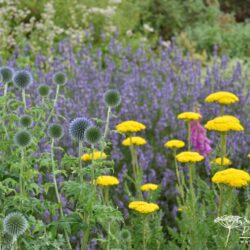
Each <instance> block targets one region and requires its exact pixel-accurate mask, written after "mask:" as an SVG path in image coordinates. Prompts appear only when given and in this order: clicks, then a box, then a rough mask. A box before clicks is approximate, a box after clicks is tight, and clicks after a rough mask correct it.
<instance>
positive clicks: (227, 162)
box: [211, 157, 232, 167]
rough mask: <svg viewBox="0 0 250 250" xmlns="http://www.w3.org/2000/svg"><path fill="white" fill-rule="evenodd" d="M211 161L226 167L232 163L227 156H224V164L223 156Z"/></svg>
mask: <svg viewBox="0 0 250 250" xmlns="http://www.w3.org/2000/svg"><path fill="white" fill-rule="evenodd" d="M211 163H215V164H217V165H220V166H225V167H226V166H229V165H231V164H232V162H231V161H230V159H228V158H227V157H223V164H222V158H221V157H218V158H216V159H214V160H212V161H211Z"/></svg>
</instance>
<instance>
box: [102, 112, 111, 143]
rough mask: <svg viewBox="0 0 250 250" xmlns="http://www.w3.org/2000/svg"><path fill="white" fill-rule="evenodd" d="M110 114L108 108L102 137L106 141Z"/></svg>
mask: <svg viewBox="0 0 250 250" xmlns="http://www.w3.org/2000/svg"><path fill="white" fill-rule="evenodd" d="M110 114H111V107H108V111H107V118H106V123H105V129H104V135H103V138H104V139H106V137H107V135H108V131H109V122H110Z"/></svg>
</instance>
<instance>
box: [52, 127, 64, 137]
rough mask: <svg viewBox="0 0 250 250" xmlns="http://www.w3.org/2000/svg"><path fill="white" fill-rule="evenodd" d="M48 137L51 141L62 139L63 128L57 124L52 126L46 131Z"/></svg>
mask: <svg viewBox="0 0 250 250" xmlns="http://www.w3.org/2000/svg"><path fill="white" fill-rule="evenodd" d="M48 134H49V137H50V138H52V139H60V138H62V137H63V134H64V131H63V127H62V126H61V125H59V124H52V125H50V126H49V130H48Z"/></svg>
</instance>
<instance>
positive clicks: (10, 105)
mask: <svg viewBox="0 0 250 250" xmlns="http://www.w3.org/2000/svg"><path fill="white" fill-rule="evenodd" d="M19 106H20V104H19V102H17V101H16V100H13V99H12V100H9V101H8V102H7V109H8V111H16V110H17V109H18V108H19Z"/></svg>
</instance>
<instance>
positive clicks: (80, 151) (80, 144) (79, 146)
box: [78, 141, 83, 184]
mask: <svg viewBox="0 0 250 250" xmlns="http://www.w3.org/2000/svg"><path fill="white" fill-rule="evenodd" d="M78 157H79V170H80V182H81V184H83V175H82V142H81V141H79V142H78Z"/></svg>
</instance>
